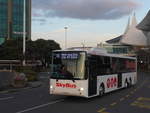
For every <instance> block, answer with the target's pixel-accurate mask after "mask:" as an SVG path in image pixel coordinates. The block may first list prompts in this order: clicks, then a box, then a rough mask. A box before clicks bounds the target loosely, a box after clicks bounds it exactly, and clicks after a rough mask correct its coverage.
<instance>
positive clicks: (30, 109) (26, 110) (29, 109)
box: [16, 99, 65, 113]
mask: <svg viewBox="0 0 150 113" xmlns="http://www.w3.org/2000/svg"><path fill="white" fill-rule="evenodd" d="M64 100H65V99H61V100H56V101H53V102H49V103H46V104H42V105H39V106H35V107H31V108H28V109H25V110H22V111H19V112H16V113H24V112H28V111H32V110H35V109H39V108H42V107H45V106H48V105H52V104H56V103H59V102H62V101H64Z"/></svg>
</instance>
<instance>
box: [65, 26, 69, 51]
mask: <svg viewBox="0 0 150 113" xmlns="http://www.w3.org/2000/svg"><path fill="white" fill-rule="evenodd" d="M64 29H65V49H66V48H67V29H68V27H64Z"/></svg>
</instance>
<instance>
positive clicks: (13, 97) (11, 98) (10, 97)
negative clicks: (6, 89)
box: [0, 97, 14, 100]
mask: <svg viewBox="0 0 150 113" xmlns="http://www.w3.org/2000/svg"><path fill="white" fill-rule="evenodd" d="M13 98H14V97H6V98H0V100H8V99H13Z"/></svg>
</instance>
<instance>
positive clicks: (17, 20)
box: [0, 0, 31, 44]
mask: <svg viewBox="0 0 150 113" xmlns="http://www.w3.org/2000/svg"><path fill="white" fill-rule="evenodd" d="M23 9H24V0H0V44H2V43H3V42H4V41H5V40H9V39H17V38H23V21H24V19H23V15H24V13H23V12H24V10H23ZM26 38H27V39H31V0H26Z"/></svg>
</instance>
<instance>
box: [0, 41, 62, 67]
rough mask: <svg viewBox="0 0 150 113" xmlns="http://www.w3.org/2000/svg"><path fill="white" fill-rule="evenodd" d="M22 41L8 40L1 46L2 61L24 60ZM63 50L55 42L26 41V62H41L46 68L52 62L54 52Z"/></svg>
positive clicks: (0, 58)
mask: <svg viewBox="0 0 150 113" xmlns="http://www.w3.org/2000/svg"><path fill="white" fill-rule="evenodd" d="M22 42H23V41H22V40H20V39H16V40H7V41H6V42H5V43H4V44H2V45H1V46H0V53H1V57H0V60H18V59H20V60H22V59H23V53H22ZM56 49H61V48H60V46H59V44H58V43H56V42H55V41H53V40H44V39H38V40H36V41H31V40H30V41H26V55H25V59H26V60H40V61H41V62H42V64H43V65H44V66H46V64H47V63H50V62H51V55H52V50H56Z"/></svg>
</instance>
